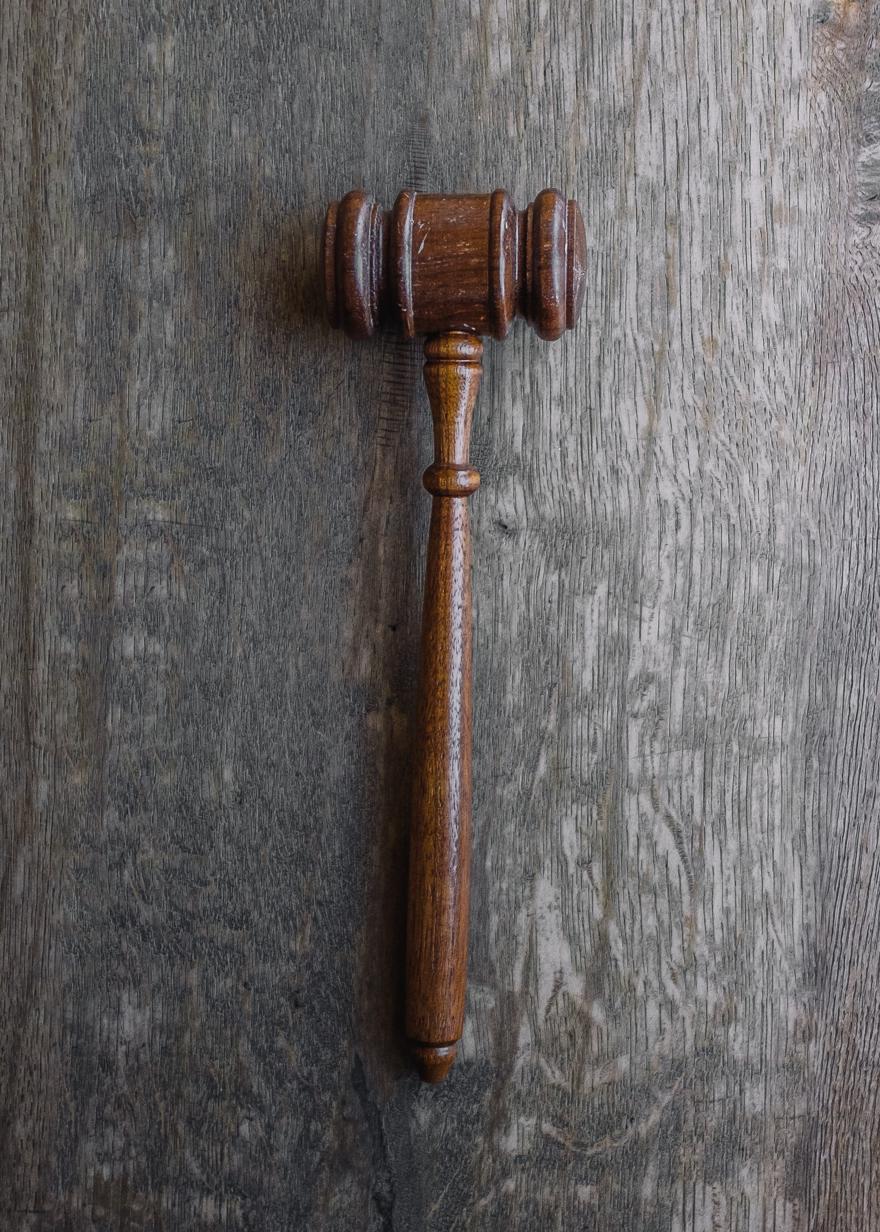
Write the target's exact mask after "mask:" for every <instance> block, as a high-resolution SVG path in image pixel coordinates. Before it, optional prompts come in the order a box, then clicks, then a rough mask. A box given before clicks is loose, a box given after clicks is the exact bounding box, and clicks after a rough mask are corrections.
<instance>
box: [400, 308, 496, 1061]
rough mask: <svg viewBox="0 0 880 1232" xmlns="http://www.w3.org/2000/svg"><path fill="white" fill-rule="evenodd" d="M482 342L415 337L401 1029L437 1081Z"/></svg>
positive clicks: (452, 880) (463, 801) (465, 794)
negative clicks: (417, 417) (422, 521)
mask: <svg viewBox="0 0 880 1232" xmlns="http://www.w3.org/2000/svg"><path fill="white" fill-rule="evenodd" d="M482 354H483V345H482V343H481V342H480V340H479V338H478V337H477V336H476V335H474V334H471V333H465V332H458V331H456V332H450V333H445V334H437V335H435V336H433V337H431V338H429V339H428V340H427V342H426V343H425V384H426V385H427V388H428V398H429V400H430V403H431V414H432V417H433V421H434V462H433V464H432V465H431V466H429V467H428V469H427V471H425V475H424V484H425V487H426V488H427V490H428V491H429V492H430V493H431V494H432V496H433V504H432V509H431V529H430V533H429V538H428V556H427V567H426V574H425V602H424V609H423V615H422V646H421V665H420V671H419V700H418V712H417V720H416V729H415V737H414V776H413V795H412V819H411V830H410V864H409V909H408V915H407V963H406V985H407V987H406V1033H407V1036H408V1038H409V1040H410V1044H411V1047H412V1051H413V1056H414V1058H415V1061H416V1064H417V1065H418V1068H419V1072H420V1073H421V1076H422V1078H423V1079H424V1080H425V1081H426V1082H439V1081H440V1080H441V1079H442V1078H444V1077H445V1076H446V1074H447V1073H448V1071H449V1069H450V1067H451V1066H452V1063H453V1061H454V1060H455V1054H456V1049H457V1047H458V1041H459V1040H460V1039H461V1033H462V1027H463V1024H464V1004H465V992H466V986H467V936H468V899H469V887H470V849H471V692H472V661H473V652H472V628H471V538H470V521H469V515H468V497H469V496H470V495H471V493H472V492H474V491H476V489H477V487H478V486H479V483H480V477H479V474H478V473H477V472H476V471H475V470H474V469H473V468H472V467H471V466H470V465H469V463H468V456H467V455H468V447H469V443H470V432H471V422H472V419H473V409H474V403H475V401H476V397H477V391H478V389H479V384H480V376H481V375H482V363H481V361H482Z"/></svg>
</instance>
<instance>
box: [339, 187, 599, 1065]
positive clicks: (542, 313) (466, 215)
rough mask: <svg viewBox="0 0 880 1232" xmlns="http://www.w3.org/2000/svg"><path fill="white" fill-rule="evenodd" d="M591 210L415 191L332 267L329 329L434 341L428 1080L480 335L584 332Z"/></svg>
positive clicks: (412, 956)
mask: <svg viewBox="0 0 880 1232" xmlns="http://www.w3.org/2000/svg"><path fill="white" fill-rule="evenodd" d="M585 250H586V239H585V233H584V222H583V218H582V216H581V212H580V210H579V209H578V206H577V204H576V202H574V201H566V200H565V198H564V197H563V196H561V194H560V193H558V192H555V191H554V190H553V189H549V188H545V189H544V190H543V191H542V192H540V193H538V195H537V197H536V198H535V200H534V201H533V202H532V204H531V205H530V206H529V207H528V208H527V209H525V210H520V211H518V210H516V209H515V208H514V206H513V203H512V202H511V199H510V197H509V196H508V195H507V193H506V192H504V191H502V190H500V189H498V190H496V191H495V192H493V193H487V194H482V195H441V194H435V193H422V192H414V191H412V190H406V191H404V192H402V193H400V195H399V196H398V198H397V200H396V201H395V203H394V207H393V209H391V210H383V209H382V208H381V206H379V204H378V203H377V202H376V201H375V200H374V199H373V198H372V197H371V196H369V194H367V193H365V192H361V191H355V192H350V193H347V194H346V195H345V196H344V197H343V198H342V199H341V200H340V201H338V202H336V201H334V202H333V203H332V204H331V205H330V206H329V208H328V210H327V215H326V219H325V222H324V236H323V245H322V264H323V278H324V294H325V299H326V303H327V311H328V315H329V317H330V321H331V323H332V324H333V325H334V326H337V327H338V328H341V329H343V330H344V331H345V333H346V334H348V335H349V337H351V338H369V337H370V336H371V335H372V334H374V333H375V332H376V331H377V330H378V329H380V328H384V327H388V328H391V329H396V330H398V331H399V332H402V333H403V334H404V335H405V336H406V337H408V338H412V337H414V336H415V335H416V334H426V335H427V339H426V341H425V365H424V377H425V384H426V386H427V391H428V400H429V403H430V406H431V416H432V420H433V425H434V460H433V462H432V463H431V465H430V466H429V467H428V469H427V470H426V471H425V473H424V475H423V483H424V486H425V488H426V489H427V490H428V492H430V494H431V496H432V507H431V525H430V531H429V534H428V553H427V565H426V576H425V593H424V607H423V613H422V637H421V661H420V669H419V686H418V707H417V715H416V723H415V735H414V743H413V759H412V764H413V780H412V817H411V828H410V857H409V898H408V909H407V949H406V1023H405V1030H406V1035H407V1038H408V1040H409V1043H410V1047H411V1050H412V1054H413V1058H414V1060H415V1063H416V1066H417V1068H418V1070H419V1073H420V1074H421V1077H422V1078H423V1079H424V1080H425V1081H426V1082H432V1083H434V1082H440V1081H441V1080H442V1079H443V1078H444V1077H445V1076H446V1074H447V1073H448V1072H449V1070H450V1068H451V1066H452V1064H453V1062H454V1060H455V1055H456V1051H457V1048H458V1043H459V1040H460V1039H461V1034H462V1029H463V1026H464V1009H465V993H466V988H467V936H468V907H469V894H470V847H471V714H472V683H471V675H472V665H473V648H472V619H471V535H470V520H469V515H468V497H470V496H471V495H472V494H473V493H474V492H475V491H476V490H477V488H478V487H479V484H480V476H479V473H478V472H477V471H476V470H475V469H474V467H473V466H471V464H470V462H469V460H468V450H469V443H470V435H471V424H472V421H473V413H474V404H475V402H476V398H477V391H478V389H479V385H480V377H481V375H482V371H483V369H482V356H483V344H482V341H481V335H491V336H492V337H493V338H499V339H500V338H504V337H505V336H506V335H507V333H508V331H509V329H510V326H511V324H512V322H513V319H514V317H516V316H522V317H525V319H526V320H527V321H528V322H529V323H530V324H531V325H532V326H533V327H534V328H535V330H536V331H537V333H538V334H539V336H540V337H541V338H544V339H547V340H548V341H553V340H555V339H557V338H560V337H561V336H562V334H563V333H565V331H566V330H567V329H571V328H572V327H573V326H574V324H575V321H576V319H577V316H578V313H579V311H580V308H581V303H582V301H583V297H584V262H585Z"/></svg>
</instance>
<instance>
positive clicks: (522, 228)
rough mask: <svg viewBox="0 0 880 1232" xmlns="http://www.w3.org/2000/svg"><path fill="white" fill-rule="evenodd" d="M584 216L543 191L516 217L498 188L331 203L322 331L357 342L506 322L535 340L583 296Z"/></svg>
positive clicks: (566, 321)
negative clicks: (386, 332) (388, 333)
mask: <svg viewBox="0 0 880 1232" xmlns="http://www.w3.org/2000/svg"><path fill="white" fill-rule="evenodd" d="M585 250H586V237H585V233H584V220H583V218H582V216H581V212H580V210H579V209H578V206H577V203H576V202H575V201H566V200H565V198H564V197H562V196H561V195H560V194H559V193H558V192H555V191H554V190H553V189H551V188H545V189H544V190H543V192H540V193H538V195H537V197H536V198H535V200H534V201H533V202H532V204H531V205H530V206H529V207H528V209H525V210H520V211H517V210H516V209H514V206H513V203H512V202H511V200H510V197H509V196H508V195H507V193H506V192H504V191H502V190H501V189H497V190H496V191H495V192H493V193H487V194H485V195H482V196H479V195H473V196H471V195H468V196H443V195H439V194H435V193H421V192H413V191H410V190H407V191H404V192H402V193H401V194H400V196H399V197H398V198H397V200H396V201H395V203H394V208H393V209H391V210H383V209H382V208H381V207H380V206H379V205H378V203H377V202H376V201H375V200H374V199H373V198H372V197H370V196H369V195H368V194H367V193H365V192H360V191H355V192H350V193H347V194H346V195H345V196H344V197H343V198H342V200H341V201H334V202H333V203H332V204H331V205H330V207H329V208H328V210H327V217H326V219H325V222H324V243H323V269H324V295H325V298H326V301H327V310H328V313H329V315H330V321H331V323H332V324H333V325H335V326H337V327H339V328H341V329H343V330H345V332H346V333H347V334H348V335H349V336H350V337H352V338H368V337H369V336H370V335H371V334H373V333H375V331H376V330H377V329H378V328H379V327H380V326H383V325H386V326H390V327H391V328H394V329H398V330H400V331H402V332H403V333H404V334H405V335H406V336H407V337H412V336H413V335H415V334H434V333H439V332H442V331H444V330H454V329H467V330H473V331H474V333H477V334H490V335H491V336H492V337H494V338H503V337H504V336H505V335H506V334H507V331H508V330H509V329H510V326H511V323H512V321H513V318H514V317H515V316H522V317H525V319H526V320H527V321H529V322H530V324H531V325H533V326H534V328H535V329H536V330H537V332H538V334H539V335H540V336H541V337H542V338H546V339H548V340H552V339H555V338H559V337H560V336H561V335H562V334H563V333H564V332H565V331H566V330H567V329H571V328H572V326H573V325H574V323H575V320H576V318H577V315H578V312H579V311H580V307H581V304H582V302H583V298H584V259H585Z"/></svg>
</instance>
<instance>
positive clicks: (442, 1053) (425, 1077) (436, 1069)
mask: <svg viewBox="0 0 880 1232" xmlns="http://www.w3.org/2000/svg"><path fill="white" fill-rule="evenodd" d="M411 1047H412V1055H413V1060H414V1061H415V1063H416V1069H417V1070H418V1071H419V1077H420V1078H421V1080H422V1082H430V1083H431V1084H432V1085H433V1084H435V1083H438V1082H442V1081H443V1079H444V1078H445V1077H446V1075H447V1074H448V1073H449V1071H450V1070H451V1069H452V1063H453V1062H454V1060H455V1054H456V1052H457V1051H458V1044H457V1043H455V1044H412V1046H411Z"/></svg>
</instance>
